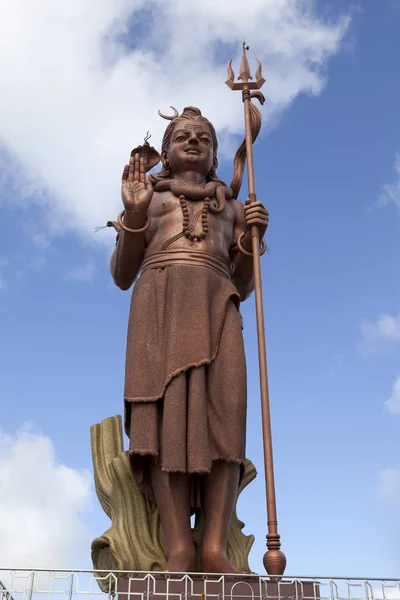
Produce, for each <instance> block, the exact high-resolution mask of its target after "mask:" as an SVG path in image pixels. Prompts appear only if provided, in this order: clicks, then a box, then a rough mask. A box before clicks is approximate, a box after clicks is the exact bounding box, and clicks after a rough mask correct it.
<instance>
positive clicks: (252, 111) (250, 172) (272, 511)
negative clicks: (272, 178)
mask: <svg viewBox="0 0 400 600" xmlns="http://www.w3.org/2000/svg"><path fill="white" fill-rule="evenodd" d="M248 49H249V48H248V46H246V43H245V42H243V51H242V60H241V63H240V73H239V77H238V79H239V80H240V81H241V83H238V82H235V74H234V72H233V70H232V60H230V61H229V63H228V80H227V81H226V84H227V85H228V86H229V87H230V88H231V89H232V90H234V91H235V90H241V92H242V100H243V105H244V119H245V132H246V133H245V141H244V143H243V145H242V148H239V151H238V153H237V158H238V160H239V162H242V163H243V162H244V160H245V159H246V157H247V176H248V187H249V201H250V202H251V203H254V202H256V201H257V196H256V188H255V179H254V162H253V147H252V144H253V142H254V140H255V138H256V137H257V135H258V133H259V130H260V127H261V115H260V112H259V110H258V109H257V108H256V107H255V106H254V104H253V103H252V98H257V99H258V100H259V102H260V103H261V104H263V103H264V101H265V98H264V96H263V94H262V93H261V92H260V91H259V90H260V88H261V86H262V85H263V84H264V83H265V79H264V78H263V77H262V66H261V63H260V61H259V60H258V59H256V60H257V70H256V73H255V81H252V79H253V77H252V76H251V74H250V67H249V63H248V60H247V55H246V50H248ZM251 90H255V91H253V92H251ZM235 162H236V161H235ZM235 171H237V169H235ZM241 172H243V171H242V170H241ZM235 175H236V173H235ZM235 175H234V179H233V181H235ZM237 178H239V179H240V181H237V186H238V189H239V188H240V183H241V175H240V176H239V177H237ZM243 235H244V234H242V236H243ZM242 236H241V238H242ZM251 237H252V253H249V252H248V251H247V250H246V249H245V248H243V245H242V243H241V239H240V238H239V242H238V245H239V248H240V250H241V252H243V253H244V254H252V255H253V270H254V288H255V296H256V316H257V341H258V362H259V371H260V392H261V409H262V427H263V439H264V468H265V483H266V496H267V516H268V534H267V552H266V553H265V554H264V567H265V570H266V571H267V573H268V574H269V575H283V573H284V571H285V567H286V557H285V555H284V554H283V552H281V550H280V547H281V543H280V535H279V533H278V521H277V513H276V497H275V481H274V464H273V454H272V436H271V416H270V406H269V391H268V372H267V351H266V346H265V328H264V313H263V298H262V281H261V266H260V257H261V256H262V254H264V252H265V249H266V244H265V241H264V240H263V241H262V243H261V244H260V233H259V229H258V226H257V225H253V226H252V228H251ZM260 246H261V247H260Z"/></svg>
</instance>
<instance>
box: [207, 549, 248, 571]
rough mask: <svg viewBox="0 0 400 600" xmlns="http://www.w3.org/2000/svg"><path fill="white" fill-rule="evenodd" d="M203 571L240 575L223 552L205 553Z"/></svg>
mask: <svg viewBox="0 0 400 600" xmlns="http://www.w3.org/2000/svg"><path fill="white" fill-rule="evenodd" d="M201 570H202V572H203V573H239V571H238V570H237V569H236V567H234V566H233V564H232V563H231V562H230V561H229V560H228V557H227V556H226V554H225V552H224V551H223V550H215V551H213V552H203V556H202V560H201Z"/></svg>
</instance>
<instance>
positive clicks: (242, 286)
mask: <svg viewBox="0 0 400 600" xmlns="http://www.w3.org/2000/svg"><path fill="white" fill-rule="evenodd" d="M231 202H232V206H233V209H234V211H235V225H234V229H233V245H232V247H231V250H230V256H231V260H232V262H233V264H234V265H235V271H234V274H233V277H232V281H233V283H234V285H235V286H236V288H237V290H238V292H239V294H240V299H241V300H242V301H243V300H246V298H248V297H249V296H250V294H251V292H252V291H253V290H254V279H253V257H252V256H248V255H247V254H243V253H242V252H240V250H239V248H238V245H237V241H238V239H239V237H240V235H241V234H242V233H244V238H243V241H242V245H243V248H244V249H245V250H247V251H248V252H251V246H252V244H251V233H250V229H251V227H252V225H257V227H258V228H259V230H260V238H261V239H262V238H263V237H264V234H265V231H266V229H267V227H268V219H269V215H268V211H267V209H266V208H265V207H264V205H263V204H262V202H259V201H258V202H254V203H252V204H249V203H246V204H245V205H243V204H242V203H241V202H239V201H238V200H232V201H231Z"/></svg>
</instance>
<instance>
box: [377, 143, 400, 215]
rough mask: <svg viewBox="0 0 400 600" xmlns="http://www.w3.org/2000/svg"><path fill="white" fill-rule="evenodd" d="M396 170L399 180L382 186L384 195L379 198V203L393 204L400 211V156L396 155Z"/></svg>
mask: <svg viewBox="0 0 400 600" xmlns="http://www.w3.org/2000/svg"><path fill="white" fill-rule="evenodd" d="M394 169H395V171H396V176H397V179H396V181H395V182H394V183H386V184H385V185H384V186H382V194H381V196H380V198H379V203H380V204H390V203H393V204H394V205H395V206H396V207H397V208H398V209H399V210H400V154H396V159H395V164H394Z"/></svg>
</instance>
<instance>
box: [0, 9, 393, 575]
mask: <svg viewBox="0 0 400 600" xmlns="http://www.w3.org/2000/svg"><path fill="white" fill-rule="evenodd" d="M41 4H42V11H43V12H42V16H43V22H44V23H45V24H49V23H50V24H51V23H52V19H54V18H55V16H54V14H53V12H52V11H51V10H50V9H49V5H48V4H47V2H45V1H44V0H43V2H42V3H41ZM157 4H158V3H157V1H155V2H153V3H151V4H150V5H148V6H147V10H146V11H145V13H144V12H143V10H142V7H141V6H140V3H136V4H135V3H132V2H129V1H128V0H121V1H120V2H119V3H117V8H116V9H115V11H116V12H115V14H112V15H109V14H108V13H107V10H108V9H106V8H105V3H102V2H100V3H99V7H100V8H99V15H98V19H97V21H96V23H100V25H99V26H98V28H97V29H96V27H95V25H93V26H92V25H89V24H88V22H87V20H85V12H84V10H83V9H82V12H81V13H79V14H78V13H77V14H71V15H69V14H67V15H64V17H65V26H63V27H64V29H63V30H62V31H61V30H60V32H59V35H60V39H61V42H60V53H59V55H60V57H61V58H57V57H56V58H55V59H54V62H57V69H58V76H57V77H53V74H54V71H53V69H54V68H55V66H54V64H53V62H51V61H52V57H51V56H50V58H49V52H47V51H46V49H47V50H48V49H49V48H51V47H52V44H54V38H52V37H51V36H50V34H48V32H47V30H46V32H43V31H42V30H41V29H40V27H42V24H41V23H40V22H39V20H38V21H37V22H36V21H35V19H32V20H31V19H29V18H28V16H29V15H28V5H27V4H26V2H24V1H23V0H18V1H17V0H16V2H15V5H14V9H13V8H12V7H10V8H9V9H8V8H7V9H6V15H7V18H6V21H7V19H8V23H7V27H8V28H9V29H11V31H12V32H13V35H10V36H9V37H8V38H7V39H6V40H5V41H4V37H3V38H2V39H3V42H2V43H3V44H5V45H6V49H7V51H8V62H7V64H4V65H2V66H1V68H0V71H2V72H3V75H2V76H1V77H0V89H2V90H3V92H2V93H1V96H2V98H3V100H2V101H1V102H2V104H1V111H2V114H4V115H5V118H4V119H3V118H2V121H3V123H2V124H1V126H0V149H1V152H0V158H1V161H0V164H1V168H2V171H1V173H0V183H1V188H0V220H1V223H2V236H1V238H0V314H1V336H0V356H1V362H0V365H1V366H0V374H1V392H0V394H1V396H0V397H1V407H2V411H1V419H0V428H1V438H0V439H1V442H0V481H1V482H2V490H3V491H2V495H1V497H0V534H1V536H3V537H2V539H6V540H8V546H7V547H8V550H7V553H6V554H4V552H3V553H2V551H1V550H0V559H1V562H2V563H3V564H5V565H7V566H8V565H9V564H10V561H11V559H12V561H13V566H20V565H21V566H27V563H29V566H49V567H50V566H51V567H68V568H70V567H78V566H79V567H84V566H90V553H89V544H90V541H91V539H93V538H94V537H97V536H98V535H100V534H101V533H102V532H103V531H104V530H105V529H106V528H107V527H108V520H107V517H106V516H105V515H104V514H103V513H102V510H101V508H100V505H99V504H98V502H97V499H96V498H95V496H94V492H93V489H92V487H91V484H90V476H89V475H88V474H87V471H89V472H90V471H91V456H90V443H89V428H90V426H91V425H92V424H93V423H96V422H99V421H101V420H102V419H104V418H106V417H108V416H111V415H114V414H120V413H121V411H122V408H123V405H122V394H123V377H124V352H125V337H126V324H127V316H128V307H129V301H130V292H125V293H123V292H121V291H120V290H118V289H117V288H116V287H115V286H113V284H112V282H111V278H110V275H109V271H108V264H107V263H108V257H109V255H110V253H111V251H112V243H113V242H112V238H113V236H112V234H111V232H110V231H108V230H105V231H100V232H98V233H97V234H94V228H95V226H97V225H101V224H102V223H103V222H104V220H105V219H106V218H114V217H115V216H116V214H117V211H118V207H119V205H120V204H119V177H120V173H119V171H120V170H121V171H122V167H123V164H124V161H125V159H126V157H127V156H128V153H129V151H130V149H131V147H133V146H135V145H136V144H138V143H141V141H142V138H143V136H144V134H145V133H146V131H147V129H151V131H152V133H153V140H154V143H155V144H157V143H159V140H160V136H161V133H162V127H163V126H164V123H160V122H159V121H160V119H159V118H158V117H157V116H156V108H161V109H164V110H165V109H166V108H167V107H168V105H169V104H173V105H176V106H177V107H178V108H179V109H182V108H183V106H185V105H186V104H189V103H190V104H194V105H198V106H199V107H200V108H202V109H203V112H204V114H205V115H206V116H209V117H210V118H211V119H212V120H214V121H215V122H216V125H217V127H218V130H219V132H220V133H221V135H222V150H223V154H222V155H221V157H220V169H219V175H220V176H221V177H222V178H223V179H226V180H228V181H229V180H230V176H231V157H232V154H233V151H234V149H235V147H236V146H237V145H238V143H239V142H240V137H238V136H237V135H236V134H237V133H238V132H240V131H241V130H242V121H241V106H240V105H241V103H240V97H236V98H233V94H231V92H229V90H228V88H226V89H225V87H226V86H224V79H225V74H226V71H225V66H224V65H225V62H226V57H229V56H230V55H231V54H232V52H234V51H235V50H234V49H232V48H233V44H234V43H236V56H235V57H234V58H235V60H236V67H237V65H238V59H239V53H240V40H241V36H242V32H241V29H243V26H242V25H241V21H240V19H242V20H243V19H244V13H243V12H241V11H244V10H245V9H244V8H243V7H241V5H240V4H239V3H237V4H236V3H235V2H233V3H231V4H232V6H231V9H230V10H229V9H228V4H227V3H225V2H221V3H220V6H219V7H218V11H219V15H218V24H219V26H220V27H221V28H223V27H224V25H226V26H228V25H229V27H231V29H232V35H231V37H232V40H230V38H229V36H228V33H226V31H225V29H220V30H219V29H218V27H216V26H215V27H214V25H213V27H214V29H215V30H214V29H213V28H212V27H211V22H210V21H207V19H209V18H210V17H209V16H207V15H205V14H203V13H202V12H201V5H200V3H197V2H194V4H193V6H194V7H195V8H194V10H195V11H198V13H199V14H198V20H196V19H193V17H190V15H188V14H186V13H185V12H184V10H183V8H182V7H181V8H182V15H181V17H180V21H179V22H178V23H176V22H175V21H174V22H173V25H171V23H170V22H169V21H168V20H166V21H165V23H166V25H165V27H166V29H167V27H169V29H168V31H167V33H166V40H169V41H168V44H169V46H168V49H167V50H168V52H167V51H166V50H165V47H163V46H162V45H161V46H157V44H156V41H155V38H152V37H151V36H150V39H147V38H146V40H144V39H143V37H141V36H140V35H139V33H140V31H139V29H140V23H142V22H143V18H144V17H145V18H146V22H148V21H150V23H153V25H154V27H155V28H156V30H157V27H160V24H159V23H158V21H157V17H156V10H157V9H160V7H159V6H157ZM202 4H204V3H202ZM73 6H75V3H73ZM81 6H83V7H84V8H85V10H86V9H87V10H88V11H89V9H90V7H91V0H85V1H84V2H82V5H81ZM182 6H183V5H182ZM15 7H17V8H18V10H22V9H24V10H26V14H27V17H26V21H23V22H22V23H21V21H20V20H19V19H18V10H17V8H15ZM172 8H173V6H172V5H171V4H170V3H166V4H165V5H164V9H163V10H166V11H167V13H168V10H172ZM306 9H307V11H308V12H307V11H306ZM7 10H9V14H8V13H7ZM57 10H58V9H56V10H55V12H56V13H57ZM216 10H217V9H216ZM102 11H103V12H102ZM118 11H120V12H118ZM137 11H139V12H137ZM248 11H249V14H250V16H248V20H247V21H246V22H245V25H246V27H247V29H249V33H250V34H251V38H252V44H251V52H250V58H251V60H253V61H254V56H255V55H257V56H259V57H260V58H262V60H263V64H264V76H265V78H266V79H267V83H266V84H265V86H264V88H263V91H264V94H265V95H266V96H267V98H268V103H267V105H266V107H265V110H264V111H263V115H264V119H265V128H264V130H263V133H262V134H261V136H260V138H259V140H258V141H257V143H256V145H255V166H256V174H257V190H258V196H259V198H260V199H262V200H263V201H264V202H265V204H266V205H267V207H268V209H269V210H270V214H271V220H270V228H269V231H268V245H269V247H270V249H271V252H270V254H269V255H265V256H264V258H263V262H262V271H263V282H264V306H265V318H266V331H267V352H268V367H269V377H270V396H271V410H272V423H273V442H274V456H275V471H276V488H277V504H278V519H279V524H280V532H281V536H282V549H283V550H284V552H285V553H286V555H287V558H288V568H287V572H288V573H290V574H299V575H312V574H317V575H318V574H319V575H352V576H370V577H372V576H377V577H379V576H382V577H383V576H387V577H389V576H393V577H394V576H396V574H398V564H399V558H400V549H399V539H400V525H399V523H400V519H399V516H400V443H399V435H398V430H399V418H400V384H398V385H397V387H396V381H397V378H398V377H399V376H400V365H399V343H400V316H399V313H400V309H399V306H400V285H399V282H400V279H399V271H398V269H399V267H398V259H397V258H396V257H398V256H399V250H400V215H399V209H400V166H399V168H398V170H396V156H397V155H399V153H400V120H399V105H400V102H399V101H400V79H399V77H398V56H399V54H400V36H399V29H400V4H399V2H396V1H395V0H393V1H390V0H388V1H381V2H379V3H378V2H373V1H372V0H365V1H364V2H361V1H360V2H358V3H348V2H344V1H340V2H335V4H334V5H333V6H331V5H328V4H327V3H325V2H323V1H321V2H317V3H311V2H307V3H304V5H300V3H297V2H294V1H292V0H290V1H289V0H274V1H272V0H271V1H269V2H268V1H264V2H262V1H261V0H260V1H257V2H256V1H254V2H253V3H250V4H249V8H248ZM167 13H166V17H165V18H166V19H167V17H168V14H167ZM230 13H232V14H230ZM24 14H25V13H24ZM164 16H165V15H164ZM56 17H58V20H60V19H59V17H60V15H57V14H56ZM64 17H63V18H64ZM288 17H290V19H288ZM168 18H170V16H169V17H168ZM246 18H247V17H246ZM201 19H203V21H202V20H201ZM304 21H306V22H307V27H306V28H304V27H303V26H304ZM76 23H78V26H77V27H75V28H74V26H73V25H74V24H75V25H76ZM202 23H203V24H204V28H205V29H204V30H206V31H207V36H208V37H207V41H208V43H209V44H210V47H211V49H212V56H211V57H210V56H209V55H208V54H207V52H208V50H207V51H206V50H204V48H203V49H200V50H199V47H197V48H193V46H196V40H198V39H201V33H202V32H201V26H202ZM288 23H289V24H288ZM262 24H264V25H265V26H264V27H262ZM43 27H44V25H43ZM146 27H147V25H146ZM13 28H14V29H13ZM174 28H176V29H174ZM280 28H281V29H280ZM276 29H278V30H279V31H280V38H279V40H278V39H275V38H274V35H273V31H274V30H276ZM138 31H139V33H138ZM157 31H158V30H157ZM77 32H78V33H77ZM80 33H82V35H80ZM173 33H175V37H174V36H173V35H172V34H173ZM22 34H24V35H23V36H22V37H21V38H20V39H22V40H28V41H27V42H25V41H22V42H21V46H22V49H21V48H20V47H18V48H17V47H16V46H17V45H16V44H15V43H14V41H13V40H14V38H15V37H18V36H19V35H22ZM46 35H47V36H48V37H49V39H47V38H46ZM313 35H314V37H313ZM177 36H178V37H179V36H180V37H181V42H182V43H181V50H180V53H179V52H177V51H176V52H175V50H176V49H175V48H174V46H173V44H174V43H175V41H174V42H173V41H171V40H176V37H177ZM191 36H193V40H194V42H193V44H190V43H189V44H188V41H189V42H190V39H191ZM196 36H200V37H196ZM285 36H286V37H285ZM82 40H84V42H82ZM99 40H100V41H101V42H102V44H103V45H101V44H100V43H99ZM110 40H111V42H110ZM116 40H117V41H116ZM129 40H130V41H129ZM132 40H133V41H132ZM282 40H286V42H285V44H286V45H285V44H284V41H282ZM34 41H36V42H38V43H35V44H34V46H35V50H33V46H32V42H34ZM89 42H90V44H92V45H90V46H89ZM185 42H186V45H185ZM158 43H159V44H161V42H158ZM165 43H166V42H165ZM7 44H8V46H7ZM24 44H26V49H25V50H24ZM29 44H31V46H29ZM40 44H42V46H40ZM110 44H111V46H112V47H111V49H110ZM279 44H282V45H281V46H280V45H279ZM38 47H39V50H40V51H39V50H37V48H38ZM104 48H106V50H104ZM195 50H196V51H197V54H196V52H195ZM30 51H32V53H33V58H32V63H30V64H28V62H27V61H26V57H28V56H29V52H30ZM61 51H62V52H61ZM24 52H25V54H24ZM162 52H164V54H163V56H166V58H165V60H166V62H165V63H162V64H161V66H160V64H159V62H157V61H159V60H161V59H160V56H161V54H162ZM64 53H65V54H64ZM182 53H183V54H185V56H186V57H187V58H188V60H192V62H191V65H192V66H191V69H188V71H187V72H186V71H185V70H184V69H185V68H187V65H186V63H185V62H184V61H183V59H182ZM71 56H72V58H71ZM95 57H96V61H97V62H96V61H95V60H94V58H95ZM128 58H129V60H130V62H128ZM73 59H74V60H75V62H73ZM167 59H168V60H167ZM68 61H70V62H68ZM180 61H183V62H180ZM207 61H211V62H207ZM82 64H83V65H85V68H83V67H82V69H81V70H79V68H80V65H82ZM252 64H254V62H253V63H252ZM185 65H186V66H185ZM36 67H37V69H36ZM39 67H40V68H39ZM161 67H162V69H163V72H162V73H161V71H160V69H161ZM177 67H179V68H180V69H181V70H179V69H178V70H176V69H177ZM18 69H19V70H18ZM124 69H125V71H124ZM135 69H136V70H135ZM195 69H197V71H196V72H195ZM11 71H12V73H11ZM146 73H147V75H146ZM176 73H179V74H180V75H181V76H182V77H183V79H182V81H183V82H184V83H183V84H182V85H179V86H177V85H176V84H175V83H174V81H173V80H174V78H176ZM123 75H124V77H123ZM150 75H152V76H154V78H153V79H152V78H151V77H150ZM156 75H157V76H159V77H160V78H162V77H163V78H164V79H162V81H161V80H160V83H159V86H157V85H155V84H154V83H153V84H152V85H153V87H151V85H150V83H151V82H154V81H157V79H156V78H155V77H156ZM167 76H169V77H170V82H169V83H168V82H167V79H168V77H167ZM95 77H98V79H97V80H96V79H95ZM134 77H136V78H139V83H140V86H139V85H138V79H134ZM129 78H133V79H132V81H131V79H129ZM207 78H208V79H207ZM63 80H65V81H67V82H68V86H71V87H70V93H71V96H70V97H69V96H68V94H66V93H65V91H64V90H63V88H62V86H63ZM204 81H206V82H207V81H209V85H208V87H207V88H206V90H204V89H203V88H202V89H200V86H201V84H202V83H203V82H204ZM72 84H73V85H72ZM79 86H81V87H79ZM124 86H128V87H126V88H124ZM129 86H130V87H129ZM135 86H136V87H135ZM138 89H140V93H138ZM77 90H78V91H77ZM119 90H121V93H119ZM214 90H215V91H214ZM58 92H59V95H57V94H58ZM127 93H128V98H123V96H124V94H125V95H126V94H127ZM129 94H130V96H129ZM229 94H231V96H230V95H229ZM224 103H225V104H224ZM127 107H130V109H129V111H128V112H124V111H127ZM207 108H208V111H207V110H206V109H207ZM153 109H154V110H153ZM262 110H263V109H262ZM125 115H126V124H124V120H125ZM229 119H230V120H229ZM244 198H245V186H244V187H243V190H242V198H241V199H242V200H243V199H244ZM242 312H243V316H244V321H245V329H244V334H245V343H246V349H247V360H248V389H249V397H248V442H247V455H248V457H249V458H250V459H251V460H252V461H253V462H254V463H255V465H256V467H257V469H258V471H259V475H258V478H257V480H256V482H254V483H253V484H252V486H251V488H248V489H247V490H246V492H245V493H244V495H243V499H242V500H241V503H240V512H239V516H240V518H242V519H243V520H244V521H245V522H246V532H248V533H250V532H252V533H255V534H256V536H257V539H256V543H255V545H254V548H253V551H252V555H251V565H252V567H253V569H254V570H255V571H258V572H262V555H263V553H264V536H265V534H266V516H265V500H264V482H263V468H262V438H261V421H260V401H259V391H258V367H257V354H256V337H255V317H254V300H253V299H250V300H248V301H247V302H246V303H245V304H244V305H243V306H242ZM389 399H390V401H389ZM388 401H389V402H388ZM17 473H19V475H18V474H17ZM43 507H46V510H44V508H43ZM49 515H50V516H51V518H52V519H53V521H51V522H53V523H56V522H63V523H64V527H62V526H61V525H60V527H59V529H57V528H56V527H55V525H54V526H53V527H52V528H51V527H50V526H49V525H48V523H49V521H47V519H50V516H49ZM29 519H32V520H31V522H30V521H29ZM43 527H44V528H47V529H49V530H50V529H52V531H48V533H47V534H46V536H45V540H44V541H43V544H44V545H43V552H42V554H41V556H40V557H39V558H38V559H37V561H35V559H36V558H37V556H38V554H37V552H36V553H35V548H37V544H38V537H43V533H40V532H43ZM24 528H28V530H29V532H30V533H29V536H28V537H27V542H26V547H25V548H23V549H21V546H20V545H17V543H16V541H15V540H16V539H18V535H22V534H23V532H24ZM17 533H18V535H17ZM60 545H61V546H63V548H64V551H63V552H61V551H60V550H59V548H60ZM54 561H56V563H57V564H55V563H54ZM35 563H36V564H35ZM39 563H40V564H39Z"/></svg>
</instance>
